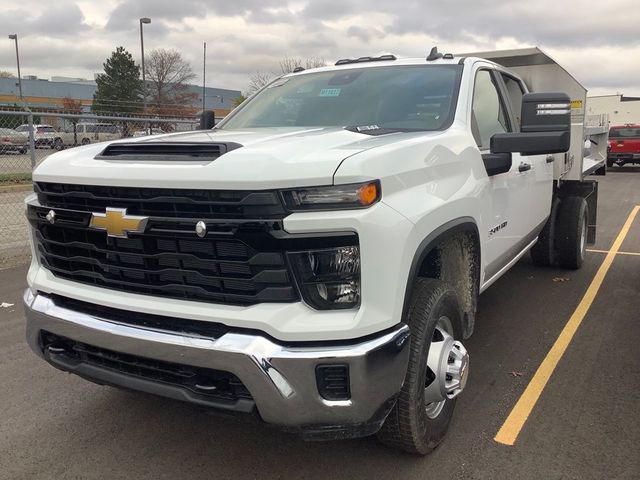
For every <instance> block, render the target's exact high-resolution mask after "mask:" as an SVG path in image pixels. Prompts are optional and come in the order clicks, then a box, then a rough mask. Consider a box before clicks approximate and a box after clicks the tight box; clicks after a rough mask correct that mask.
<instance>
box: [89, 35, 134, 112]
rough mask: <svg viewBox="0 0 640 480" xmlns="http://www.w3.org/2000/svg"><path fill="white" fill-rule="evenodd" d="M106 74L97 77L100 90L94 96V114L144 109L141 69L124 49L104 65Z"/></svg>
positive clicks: (119, 50)
mask: <svg viewBox="0 0 640 480" xmlns="http://www.w3.org/2000/svg"><path fill="white" fill-rule="evenodd" d="M103 66H104V73H101V74H99V75H97V76H96V84H97V86H98V88H97V89H96V93H95V94H94V95H93V106H92V107H91V109H92V110H93V111H94V112H137V111H139V110H141V109H142V100H143V99H142V80H140V67H139V66H138V65H136V64H135V62H134V61H133V57H132V56H131V54H130V53H129V52H127V51H126V50H125V49H124V47H118V48H116V50H115V51H114V52H112V53H111V57H109V58H107V61H106V62H105V63H104V64H103Z"/></svg>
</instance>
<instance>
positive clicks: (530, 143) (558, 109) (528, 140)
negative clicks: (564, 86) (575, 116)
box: [491, 93, 571, 155]
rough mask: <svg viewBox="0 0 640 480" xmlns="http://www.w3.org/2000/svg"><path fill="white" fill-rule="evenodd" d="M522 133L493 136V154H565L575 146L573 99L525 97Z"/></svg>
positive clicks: (543, 95) (560, 95) (545, 95)
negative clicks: (572, 141) (572, 117)
mask: <svg viewBox="0 0 640 480" xmlns="http://www.w3.org/2000/svg"><path fill="white" fill-rule="evenodd" d="M520 118H521V126H520V132H516V133H497V134H495V135H494V136H493V137H491V152H492V153H511V152H520V153H522V154H523V155H541V154H548V153H564V152H566V151H567V150H569V146H570V143H571V100H570V99H569V96H568V95H567V94H566V93H527V94H525V95H524V96H523V97H522V113H521V116H520Z"/></svg>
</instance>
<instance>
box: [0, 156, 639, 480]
mask: <svg viewBox="0 0 640 480" xmlns="http://www.w3.org/2000/svg"><path fill="white" fill-rule="evenodd" d="M598 180H599V181H600V205H599V211H598V224H599V226H598V241H597V244H596V245H595V246H593V247H589V248H590V250H592V251H590V252H589V253H588V254H587V259H586V262H585V265H584V266H583V268H582V269H581V270H579V271H575V272H574V271H563V270H556V269H538V268H535V267H534V266H533V265H532V264H531V262H530V261H529V259H528V257H526V258H525V259H523V260H522V261H520V262H519V263H518V264H517V265H516V267H514V268H513V269H512V270H511V271H510V272H509V273H508V274H507V275H506V276H505V277H503V278H502V279H500V280H499V281H498V282H497V283H496V284H494V285H493V286H492V287H491V288H489V289H488V290H487V291H486V292H485V293H484V294H483V295H482V297H481V300H480V309H479V315H478V320H477V324H476V332H475V334H474V336H473V337H472V338H471V339H470V340H468V341H467V342H466V346H467V348H468V350H469V352H470V354H471V361H472V364H471V375H470V379H469V384H468V386H467V390H466V391H465V392H464V394H463V395H462V397H461V398H460V400H459V402H458V405H457V409H456V414H455V416H454V419H453V422H452V425H451V428H450V431H449V434H448V437H447V439H446V440H445V441H444V443H443V444H442V445H441V446H440V447H439V448H438V449H437V450H436V451H435V453H433V454H432V455H430V456H428V457H424V458H417V457H413V456H409V455H406V454H401V453H397V452H394V451H390V450H387V449H385V448H383V447H381V446H380V445H378V444H377V443H376V441H375V440H374V439H362V440H350V441H341V442H331V443H305V442H303V441H301V440H300V439H299V438H297V437H295V436H291V435H288V434H285V433H282V432H280V431H278V430H275V429H271V428H268V427H266V426H264V425H260V424H254V423H247V422H240V421H238V420H237V419H230V418H224V417H218V416H212V415H208V414H205V413H203V412H202V411H200V410H198V409H197V408H194V407H191V406H189V405H186V404H182V403H180V402H176V401H170V400H165V399H161V398H156V397H151V396H145V395H141V394H135V393H129V392H125V391H120V390H116V389H111V388H108V387H100V386H97V385H94V384H91V383H88V382H86V381H84V380H81V379H80V378H78V377H75V376H71V375H68V374H65V373H62V372H59V371H57V370H55V369H53V368H52V367H50V366H48V365H47V364H45V363H44V362H42V361H41V360H39V359H38V358H37V357H36V356H35V355H34V354H33V353H32V352H31V351H30V350H29V349H28V347H27V346H26V344H25V341H24V319H23V311H22V306H21V295H22V290H23V289H24V287H25V280H24V277H25V272H26V267H24V266H22V267H18V268H13V269H8V270H4V271H0V303H2V302H5V303H10V304H15V305H14V306H12V307H7V308H0V384H1V385H2V386H3V388H1V389H0V406H1V407H2V420H1V422H0V478H3V479H4V478H6V479H22V478H29V479H31V478H42V479H52V478H75V479H80V478H81V479H85V478H87V479H89V478H90V479H93V478H96V479H97V478H110V479H117V478H137V479H141V478H154V479H158V478H181V479H182V478H240V479H244V478H260V479H262V478H265V479H280V478H305V479H312V478H319V479H320V478H321V479H327V478H349V479H360V478H362V479H365V478H366V479H371V478H403V479H424V478H439V479H452V478H456V479H457V478H465V479H466V478H471V479H602V478H607V479H623V478H624V479H637V478H640V416H639V415H638V413H639V409H638V407H639V405H640V353H639V352H640V349H639V348H638V345H640V313H639V312H640V295H639V293H640V214H638V216H637V217H636V218H635V220H634V221H633V223H632V224H631V225H630V228H629V230H628V232H627V234H626V237H625V238H624V241H623V242H622V243H621V245H620V248H619V253H617V254H616V255H615V257H614V258H613V262H612V264H611V267H610V269H609V270H608V272H607V273H606V276H605V277H604V281H603V283H602V285H601V287H600V288H599V290H597V292H596V295H595V298H594V300H593V303H592V304H591V306H590V308H589V310H588V311H587V313H586V315H585V316H584V319H583V320H582V322H581V324H580V325H579V328H578V329H577V331H576V333H575V336H573V338H572V339H571V341H570V342H569V343H568V345H567V348H566V351H565V352H564V356H562V358H561V359H560V360H559V362H558V364H557V368H556V369H555V371H553V373H552V375H551V376H550V378H549V380H548V383H547V384H546V387H545V388H544V390H543V391H542V393H541V395H540V397H539V399H538V401H537V403H536V404H535V406H534V407H533V409H532V411H531V414H530V415H529V417H528V419H527V420H526V422H525V423H524V425H523V428H522V430H521V431H520V432H519V436H518V437H517V439H516V441H515V444H514V445H512V446H510V445H504V444H502V443H498V442H497V441H496V440H495V439H494V437H495V436H496V434H497V432H498V431H499V430H500V428H501V427H502V425H503V423H504V422H505V419H506V418H507V416H508V415H509V413H510V412H511V410H512V408H513V407H514V405H515V404H516V402H517V401H518V399H519V398H520V396H521V394H522V393H523V391H524V390H525V388H526V387H527V385H528V384H529V382H530V380H531V379H532V378H533V377H534V374H535V372H536V370H537V369H538V366H539V365H540V364H541V362H542V361H543V359H544V358H545V357H546V355H547V353H548V352H549V350H550V348H551V347H552V345H553V344H554V342H555V341H556V339H557V338H558V335H559V334H560V332H561V331H562V330H563V327H564V326H565V324H566V323H567V321H568V320H569V319H570V317H571V316H572V314H573V313H574V311H575V310H576V307H577V306H578V305H579V303H580V302H581V299H583V296H584V295H585V292H587V290H588V287H589V285H590V284H591V282H592V280H593V279H594V276H595V275H596V272H597V271H598V269H599V267H600V266H601V264H602V263H603V261H604V260H605V257H606V255H607V254H606V252H608V251H609V250H610V249H611V247H612V245H613V244H614V241H615V239H616V238H617V237H618V234H619V232H620V231H621V229H622V227H623V225H624V224H625V222H626V221H627V219H628V217H629V215H630V213H631V212H632V210H633V208H634V207H635V206H636V205H640V169H635V168H624V169H619V170H615V169H614V170H613V171H612V172H611V173H610V174H608V175H607V176H606V177H598Z"/></svg>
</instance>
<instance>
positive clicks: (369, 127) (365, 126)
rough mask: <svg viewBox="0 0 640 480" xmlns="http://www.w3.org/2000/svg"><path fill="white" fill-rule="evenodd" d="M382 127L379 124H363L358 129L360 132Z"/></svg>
mask: <svg viewBox="0 0 640 480" xmlns="http://www.w3.org/2000/svg"><path fill="white" fill-rule="evenodd" d="M379 129H380V127H379V126H378V125H362V126H360V127H356V130H357V131H359V132H368V131H369V130H379Z"/></svg>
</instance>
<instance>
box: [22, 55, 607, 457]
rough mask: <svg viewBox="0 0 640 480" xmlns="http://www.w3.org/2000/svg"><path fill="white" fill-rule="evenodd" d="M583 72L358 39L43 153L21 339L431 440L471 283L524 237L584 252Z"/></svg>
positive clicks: (30, 211)
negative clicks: (119, 136) (162, 118)
mask: <svg viewBox="0 0 640 480" xmlns="http://www.w3.org/2000/svg"><path fill="white" fill-rule="evenodd" d="M530 90H534V91H535V92H536V93H529V91H530ZM546 91H552V92H558V91H560V92H564V93H545V92H546ZM584 95H585V91H584V89H583V88H582V87H581V86H580V85H579V83H577V82H576V81H575V80H573V79H572V78H571V77H570V76H569V75H568V74H567V73H566V72H565V71H564V70H563V69H562V68H561V67H560V66H559V65H558V64H556V63H555V62H553V61H552V60H551V59H550V58H549V57H548V56H546V55H545V54H544V53H543V52H541V51H540V50H537V49H528V50H522V51H520V50H518V51H509V52H486V53H484V54H477V55H468V56H467V55H464V56H457V55H456V56H454V55H450V54H447V55H444V56H443V55H442V54H438V53H437V51H435V50H433V51H432V52H431V54H430V55H429V56H428V57H427V58H413V59H397V58H396V57H394V56H391V55H386V56H382V57H376V58H370V57H366V58H360V59H356V60H341V61H339V62H337V63H336V65H335V66H330V67H324V68H317V69H313V70H307V71H297V72H295V73H292V74H289V75H285V76H283V77H281V78H280V79H278V80H276V81H274V82H273V83H271V84H270V85H268V86H267V87H265V88H264V89H263V90H262V91H260V92H259V93H257V94H256V95H255V96H253V97H252V98H250V99H249V100H247V101H246V102H245V103H243V104H242V105H241V107H239V108H237V109H236V110H235V111H234V112H233V113H232V114H231V115H229V116H228V117H227V118H226V119H225V120H224V121H222V122H221V123H220V124H219V125H217V126H215V127H214V128H212V129H208V130H204V131H198V132H190V133H179V134H170V135H162V136H155V137H147V138H141V139H139V140H131V139H128V140H124V141H116V142H112V143H109V144H98V145H87V146H85V147H79V148H76V149H72V150H68V151H63V152H59V153H56V154H54V155H51V156H50V157H48V158H47V159H46V161H44V162H43V163H42V164H41V165H40V166H39V167H38V168H37V169H36V170H35V172H34V174H33V179H34V190H35V193H34V194H33V195H32V196H31V197H30V198H28V199H27V206H26V208H27V215H28V218H29V221H30V224H31V234H32V240H33V261H32V264H31V267H30V269H29V272H28V285H29V288H28V289H27V291H26V292H25V297H24V302H25V307H26V316H27V337H28V342H29V344H30V345H31V347H32V349H33V350H34V351H35V352H36V353H37V354H38V355H40V356H41V357H42V358H44V359H45V360H47V361H48V362H49V363H51V364H52V365H54V366H55V367H57V368H59V369H61V370H65V371H68V372H72V373H75V374H78V375H80V376H82V377H84V378H86V379H89V380H92V381H94V382H97V383H99V384H106V385H112V386H118V387H124V388H128V389H133V390H139V391H143V392H148V393H152V394H157V395H163V396H166V397H170V398H174V399H180V400H183V401H187V402H192V403H194V404H197V405H200V406H204V407H210V408H213V409H219V410H225V411H230V412H243V413H247V414H254V415H257V416H259V417H260V418H261V419H262V420H264V421H265V422H268V423H270V424H274V425H277V426H280V427H282V428H284V429H287V430H291V431H295V432H299V433H301V434H303V435H304V436H305V437H306V438H316V439H332V438H345V437H358V436H366V435H371V434H376V433H377V434H378V436H379V438H380V439H381V440H382V441H383V442H384V443H386V444H388V445H390V446H393V447H397V448H400V449H404V450H406V451H409V452H413V453H418V454H425V453H428V452H429V451H431V450H432V449H433V448H435V447H436V446H437V445H438V443H439V442H440V441H441V440H442V438H443V436H444V435H445V432H446V430H447V427H448V425H449V422H450V420H451V417H452V414H453V410H454V406H455V403H456V397H457V396H458V395H459V394H460V393H461V392H462V391H463V390H464V388H465V384H466V381H467V375H468V369H467V368H468V364H469V355H468V353H467V351H466V350H465V347H464V346H463V345H462V341H463V340H464V339H465V338H467V337H468V336H469V335H471V333H472V332H473V329H474V319H475V317H476V309H477V299H478V295H479V294H480V293H481V292H482V291H484V290H485V289H487V288H489V286H490V285H491V284H492V283H493V282H495V281H496V280H497V279H498V278H500V276H501V275H503V274H504V273H505V272H506V271H507V270H508V269H509V268H510V267H511V266H512V265H514V263H516V262H517V261H518V259H520V258H521V257H522V256H523V255H524V254H525V253H527V252H528V251H531V253H532V256H533V259H534V261H535V263H537V264H540V265H560V266H563V267H566V268H579V267H580V265H581V263H582V262H583V258H584V251H585V244H586V243H587V242H588V241H593V240H594V235H595V213H596V201H597V184H596V182H594V181H584V180H583V177H584V175H586V174H587V173H590V172H592V171H595V170H596V169H602V166H603V165H604V160H605V158H606V144H607V142H606V127H605V126H600V127H601V128H597V127H598V126H593V125H592V126H591V127H585V122H584V115H583V114H581V112H580V111H579V107H580V105H581V103H580V102H582V105H583V104H584V103H583V102H584ZM204 123H205V125H203V126H204V127H211V125H206V123H207V122H206V121H205V122H204ZM589 128H591V130H589ZM598 135H600V136H602V135H604V139H605V140H604V141H602V142H598V138H592V142H593V143H594V145H595V147H594V148H592V149H591V158H583V146H584V142H585V140H586V139H587V137H588V136H590V137H597V136H598ZM603 149H604V150H603Z"/></svg>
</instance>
